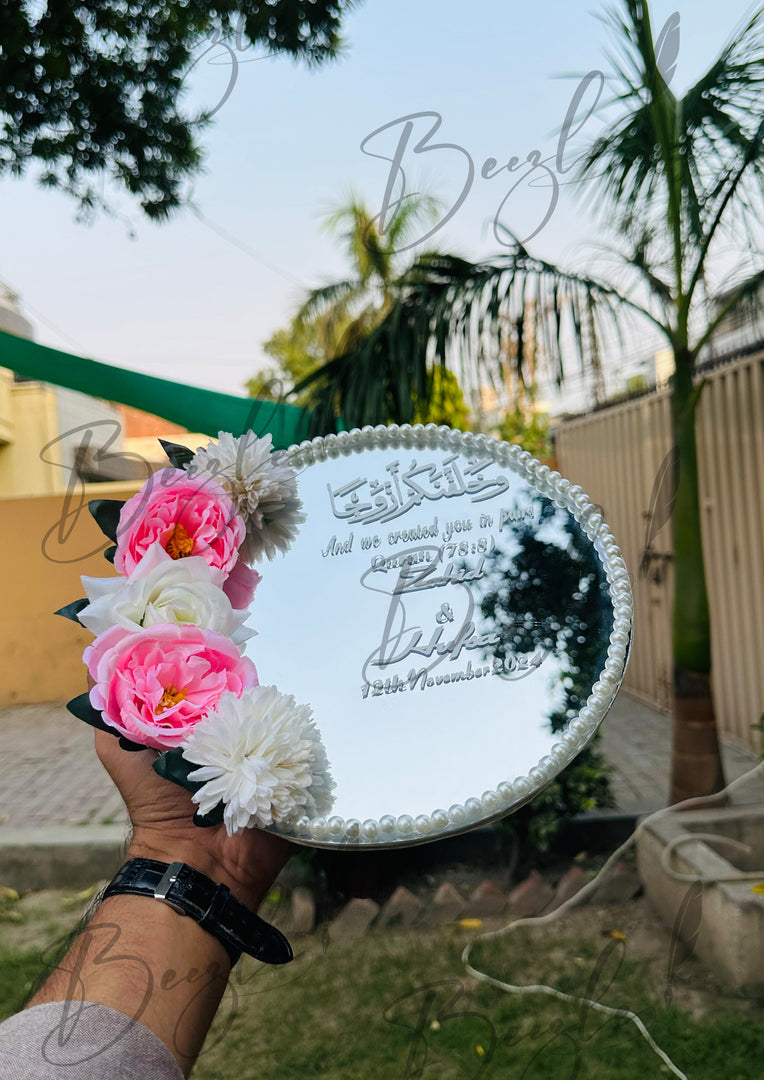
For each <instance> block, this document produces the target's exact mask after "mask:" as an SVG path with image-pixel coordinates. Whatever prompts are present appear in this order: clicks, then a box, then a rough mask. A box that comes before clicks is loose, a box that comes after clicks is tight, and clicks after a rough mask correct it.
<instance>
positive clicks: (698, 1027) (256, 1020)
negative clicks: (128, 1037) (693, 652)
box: [0, 893, 764, 1080]
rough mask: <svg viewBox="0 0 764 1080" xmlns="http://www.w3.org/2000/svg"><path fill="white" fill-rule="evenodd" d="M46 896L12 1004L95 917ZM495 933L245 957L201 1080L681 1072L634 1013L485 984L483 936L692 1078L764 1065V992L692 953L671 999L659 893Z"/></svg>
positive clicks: (5, 930)
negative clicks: (270, 958) (728, 978)
mask: <svg viewBox="0 0 764 1080" xmlns="http://www.w3.org/2000/svg"><path fill="white" fill-rule="evenodd" d="M40 895H42V894H40ZM46 896H47V900H46V902H45V903H42V902H40V901H39V899H38V902H37V907H36V909H33V911H32V912H31V913H29V914H27V913H26V912H25V910H24V907H25V903H26V902H27V901H25V900H22V902H21V904H19V905H17V906H16V907H17V910H18V912H19V913H20V914H21V916H22V918H21V920H20V921H19V920H18V919H17V920H16V922H15V923H10V924H8V923H4V922H2V921H0V941H2V942H3V945H2V950H1V951H0V1015H3V1016H5V1015H8V1014H9V1013H10V1012H12V1011H13V1010H14V1009H15V1008H17V1007H18V1006H19V1004H20V1002H21V999H22V998H23V995H24V993H25V991H26V987H27V986H28V985H29V983H30V981H31V979H32V978H34V976H35V974H36V972H37V971H38V970H39V967H40V959H39V957H40V946H41V944H42V942H43V941H44V940H48V941H49V940H51V937H55V936H57V935H58V934H59V933H60V929H61V925H62V923H67V922H68V923H69V924H71V923H72V922H73V921H74V920H75V919H76V917H77V916H78V915H79V908H81V904H80V905H79V908H78V906H77V904H76V903H73V904H72V906H70V907H68V908H64V909H63V910H61V909H57V908H56V903H57V902H58V904H59V905H60V903H61V896H60V895H59V894H52V893H51V894H46ZM28 899H29V900H31V899H32V898H28ZM64 899H66V898H64ZM70 904H71V900H70ZM491 925H492V926H495V925H497V924H495V923H493V924H491ZM484 928H488V924H486V926H485V927H484ZM479 934H480V931H479V930H475V929H471V930H467V929H460V928H459V927H458V926H453V925H451V926H446V927H443V928H441V929H437V930H429V931H427V932H422V933H418V934H415V933H412V932H403V931H399V932H390V933H384V934H383V933H379V934H371V935H369V936H367V937H365V938H363V939H362V940H361V941H359V942H356V943H355V944H354V945H343V944H340V943H338V942H334V941H331V940H329V939H328V937H327V935H326V934H325V933H323V934H322V933H317V934H314V935H311V936H309V937H303V938H294V939H293V945H294V948H295V953H296V959H295V961H294V962H293V963H292V964H290V965H288V966H287V967H284V968H268V967H265V966H263V965H258V964H256V963H255V962H254V961H251V960H249V959H248V958H244V961H243V962H242V963H241V964H240V965H239V967H238V968H237V969H236V971H235V972H234V974H233V977H232V979H231V982H230V984H229V990H228V993H227V995H226V997H225V999H224V1001H223V1005H222V1006H221V1009H220V1011H219V1013H218V1016H217V1018H216V1021H215V1024H214V1026H213V1028H212V1031H211V1032H210V1036H209V1038H208V1040H207V1043H206V1045H205V1048H204V1051H203V1054H202V1056H201V1057H200V1059H199V1062H198V1064H197V1067H196V1069H195V1070H194V1073H193V1076H194V1080H228V1078H231V1080H233V1078H235V1080H310V1078H313V1077H315V1078H321V1080H323V1078H325V1080H409V1078H414V1077H424V1078H425V1080H426V1078H427V1077H432V1078H433V1080H451V1078H453V1080H470V1078H472V1077H482V1076H486V1077H496V1078H497V1080H498V1078H502V1080H504V1078H513V1080H514V1078H517V1080H520V1078H523V1080H541V1078H542V1077H543V1078H544V1080H550V1078H552V1080H573V1078H579V1080H584V1078H592V1080H598V1078H602V1080H605V1078H607V1080H637V1078H639V1080H645V1078H651V1077H666V1076H670V1075H671V1073H670V1072H669V1070H668V1069H667V1068H666V1066H665V1065H663V1064H662V1062H661V1061H660V1060H659V1059H658V1057H656V1056H655V1054H654V1053H653V1052H652V1051H651V1050H650V1049H649V1047H648V1045H647V1043H646V1042H645V1041H644V1039H643V1038H642V1037H641V1036H640V1035H639V1033H638V1032H637V1030H636V1028H635V1026H634V1025H633V1024H632V1023H631V1022H629V1021H626V1020H624V1019H621V1018H617V1017H616V1018H610V1017H607V1016H604V1015H602V1014H600V1013H597V1012H595V1011H592V1010H591V1009H588V1008H586V1007H585V1006H583V1005H581V1004H580V1003H578V1004H577V1003H569V1002H565V1001H560V1000H555V999H552V998H550V997H546V996H543V997H542V996H540V995H532V996H531V995H524V996H516V995H510V994H507V993H503V992H502V991H500V990H498V989H495V988H493V987H491V986H488V985H486V984H479V983H477V982H476V981H475V980H474V979H472V978H471V977H469V976H468V975H467V974H466V973H465V972H464V969H463V966H462V964H461V959H460V957H461V952H462V949H463V947H464V945H465V944H466V943H467V942H468V941H469V940H475V941H476V944H475V946H474V948H473V953H472V958H471V960H472V963H473V965H474V966H475V967H476V968H479V969H481V970H483V971H485V972H486V973H487V974H490V975H492V976H494V977H496V978H499V979H502V980H504V981H507V982H515V983H521V984H532V983H548V984H550V985H552V986H554V987H556V988H557V989H559V990H561V991H564V992H566V993H569V994H572V995H580V996H587V997H589V998H591V999H593V1000H595V1001H599V1002H601V1003H602V1004H604V1005H610V1006H612V1007H620V1008H626V1009H630V1010H632V1011H633V1012H636V1013H637V1014H638V1015H639V1016H640V1017H641V1019H642V1020H643V1022H644V1023H645V1025H646V1027H647V1030H648V1031H649V1033H650V1034H651V1036H652V1037H653V1039H654V1040H655V1042H656V1043H657V1044H658V1046H660V1047H661V1048H662V1049H663V1051H664V1052H665V1053H666V1054H667V1055H668V1056H669V1058H671V1060H672V1061H673V1062H674V1064H675V1065H676V1066H677V1067H678V1068H679V1069H681V1070H682V1071H684V1072H685V1073H686V1075H687V1077H688V1078H689V1080H722V1078H724V1080H761V1078H762V1077H763V1076H764V1019H763V1018H764V1013H763V1012H762V1002H761V1001H751V1000H745V999H741V998H738V997H733V996H732V995H729V994H727V993H725V991H724V990H723V989H722V988H721V987H720V986H719V985H718V984H717V983H716V982H715V981H714V979H713V978H712V976H711V975H710V974H709V972H708V971H707V969H705V968H704V967H703V965H701V964H700V963H699V962H697V961H696V960H694V959H693V958H691V957H690V958H682V957H680V963H679V964H678V966H677V968H676V970H675V972H674V976H673V978H672V982H671V992H672V998H671V1005H670V1007H669V1006H667V1004H666V998H667V995H666V989H667V966H668V961H669V954H670V935H669V933H668V932H667V931H666V930H664V929H663V927H662V926H661V925H660V923H659V922H658V921H657V919H656V917H655V916H654V915H653V914H652V912H651V910H650V908H649V907H648V906H647V904H646V903H645V902H644V901H635V902H632V903H630V904H627V905H624V906H623V907H599V908H595V907H587V908H583V909H581V910H579V911H575V912H573V913H572V914H571V915H569V916H568V918H567V919H566V920H565V922H564V923H561V924H560V925H559V926H558V925H554V924H553V925H552V926H550V927H547V928H545V929H544V930H543V931H533V932H526V931H519V932H517V933H513V934H511V935H508V936H506V937H504V938H502V939H499V940H492V941H483V942H480V941H478V940H477V939H478V937H479ZM35 935H37V941H36V943H35V944H34V946H33V945H32V943H33V942H35Z"/></svg>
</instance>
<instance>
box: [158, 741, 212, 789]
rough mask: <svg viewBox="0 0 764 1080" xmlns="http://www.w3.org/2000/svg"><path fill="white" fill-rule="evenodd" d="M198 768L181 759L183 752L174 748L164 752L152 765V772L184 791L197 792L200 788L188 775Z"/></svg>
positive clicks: (178, 748) (190, 762) (179, 748)
mask: <svg viewBox="0 0 764 1080" xmlns="http://www.w3.org/2000/svg"><path fill="white" fill-rule="evenodd" d="M198 767H199V766H198V765H195V764H194V763H193V762H192V761H187V760H186V758H184V757H183V750H182V748H181V747H180V746H176V747H175V749H173V750H165V752H164V753H163V754H160V755H159V757H158V758H157V759H156V761H155V762H154V764H153V769H154V772H155V773H156V774H157V776H161V777H162V778H163V779H164V780H171V781H172V782H173V784H177V785H178V786H179V787H182V788H185V789H186V791H198V790H199V788H200V787H201V786H202V785H201V784H200V783H199V782H197V781H195V780H189V779H188V774H189V773H190V772H193V771H194V769H197V768H198Z"/></svg>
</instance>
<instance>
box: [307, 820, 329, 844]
mask: <svg viewBox="0 0 764 1080" xmlns="http://www.w3.org/2000/svg"><path fill="white" fill-rule="evenodd" d="M310 835H311V836H313V837H315V839H316V840H321V839H322V838H323V837H324V836H326V818H322V817H317V818H313V820H312V821H311V823H310Z"/></svg>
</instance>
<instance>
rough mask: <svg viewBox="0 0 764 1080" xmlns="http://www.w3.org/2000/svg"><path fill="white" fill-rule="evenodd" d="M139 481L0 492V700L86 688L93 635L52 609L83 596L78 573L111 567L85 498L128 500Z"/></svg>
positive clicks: (96, 573) (49, 697) (106, 572)
mask: <svg viewBox="0 0 764 1080" xmlns="http://www.w3.org/2000/svg"><path fill="white" fill-rule="evenodd" d="M139 487H140V485H139V484H135V483H134V484H86V485H85V486H84V491H83V489H82V488H80V489H79V490H77V491H76V492H74V494H73V495H72V496H71V498H70V499H69V500H67V497H66V496H64V495H42V496H26V497H25V498H0V566H2V578H1V579H0V580H1V581H2V588H0V706H5V705H15V704H32V703H36V702H43V701H67V700H68V699H69V698H71V697H74V696H75V695H76V694H80V693H82V692H83V690H85V689H86V682H85V669H84V667H83V666H82V652H83V649H84V648H85V646H86V645H87V644H88V643H89V642H90V641H92V635H90V634H89V633H87V631H85V630H83V629H82V628H81V627H79V626H77V624H76V623H73V622H71V621H70V620H68V619H63V618H61V616H60V615H54V614H53V612H54V611H55V610H56V609H57V608H60V607H63V606H64V604H68V603H69V602H70V601H71V600H76V599H77V598H78V597H80V596H83V595H84V593H83V591H82V585H81V583H80V575H81V574H87V575H89V576H91V577H107V576H111V575H112V574H113V573H114V568H113V567H112V566H111V565H110V563H108V562H107V561H106V560H105V559H104V557H103V554H101V553H99V552H101V551H102V550H103V549H104V548H105V547H108V546H109V544H108V541H107V540H106V537H105V536H104V535H103V534H102V533H101V531H100V529H99V528H98V526H97V525H96V523H95V522H94V521H93V519H92V517H91V516H90V514H89V512H88V509H87V503H88V500H89V499H95V498H99V499H127V498H129V497H130V496H131V495H132V494H133V493H134V492H135V491H137V490H138V488H139Z"/></svg>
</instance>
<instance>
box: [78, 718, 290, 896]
mask: <svg viewBox="0 0 764 1080" xmlns="http://www.w3.org/2000/svg"><path fill="white" fill-rule="evenodd" d="M95 748H96V753H97V754H98V757H99V759H100V761H101V764H102V765H103V766H104V768H105V769H106V771H107V772H108V774H109V776H110V777H111V779H112V780H113V781H114V783H115V785H116V787H117V789H118V790H119V793H120V795H121V796H122V798H123V799H124V800H125V805H126V806H127V810H128V813H129V815H130V821H131V822H132V826H133V836H132V840H131V842H130V845H129V848H128V857H129V858H144V859H157V860H159V861H160V862H167V863H172V862H185V863H188V865H189V866H193V867H194V868H195V869H196V870H200V871H201V872H202V873H203V874H206V875H207V877H210V878H212V879H213V880H214V881H219V882H223V884H225V885H227V886H228V888H229V889H230V890H231V892H232V893H233V894H234V896H236V897H237V899H239V900H241V902H242V903H243V904H246V906H247V907H248V908H250V909H251V910H256V909H257V908H258V907H259V905H260V904H261V903H262V901H263V899H264V897H265V896H266V894H267V893H268V890H269V889H270V887H271V885H272V883H273V881H274V879H275V878H276V876H277V874H278V873H279V871H280V870H281V868H282V867H283V866H284V864H285V863H286V862H287V860H288V859H289V857H290V854H291V852H292V845H291V844H289V843H288V842H287V841H286V840H284V839H283V838H282V837H279V836H274V835H273V834H272V833H268V832H264V831H263V830H262V829H245V830H244V832H243V833H240V834H238V835H237V836H228V834H227V833H226V830H225V826H223V825H218V826H214V827H211V828H200V827H199V826H197V825H194V823H193V821H192V818H193V816H194V812H195V810H196V807H195V805H194V803H193V802H192V801H191V793H190V792H188V791H186V790H185V789H184V788H181V787H178V785H177V784H173V783H171V782H170V781H169V780H164V779H162V777H160V776H158V775H157V774H156V773H155V772H154V770H153V768H152V765H153V762H154V761H155V760H156V758H157V756H158V755H157V752H156V751H155V750H149V749H146V750H140V751H134V752H131V751H127V750H123V749H122V748H121V747H120V745H119V741H118V740H117V739H116V738H115V737H114V736H113V735H111V734H110V733H109V732H106V731H98V730H97V731H96V732H95Z"/></svg>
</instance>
